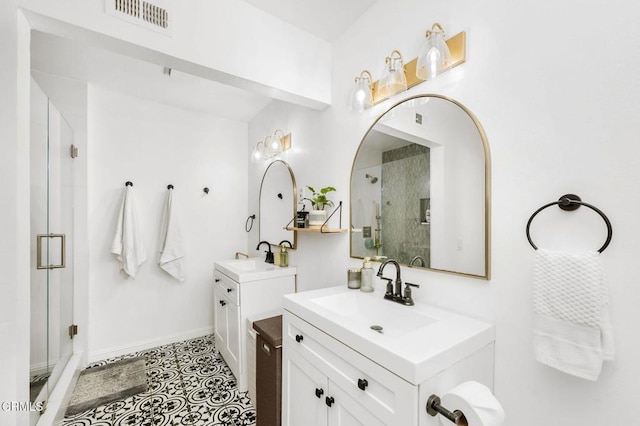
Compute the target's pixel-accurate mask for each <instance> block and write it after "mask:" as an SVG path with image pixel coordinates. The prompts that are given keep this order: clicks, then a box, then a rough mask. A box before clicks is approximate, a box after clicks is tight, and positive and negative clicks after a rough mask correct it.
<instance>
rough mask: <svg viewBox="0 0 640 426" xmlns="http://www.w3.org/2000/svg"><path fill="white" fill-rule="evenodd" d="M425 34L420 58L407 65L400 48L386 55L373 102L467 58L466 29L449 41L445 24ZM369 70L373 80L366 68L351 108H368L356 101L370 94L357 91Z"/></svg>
mask: <svg viewBox="0 0 640 426" xmlns="http://www.w3.org/2000/svg"><path fill="white" fill-rule="evenodd" d="M425 34H426V37H427V40H426V42H425V44H424V46H423V47H422V49H421V50H420V56H418V57H417V58H414V59H413V60H412V61H410V62H407V63H406V64H405V63H404V60H403V58H402V54H400V52H399V51H397V50H394V51H393V52H391V55H389V56H388V57H387V58H385V66H384V70H383V72H382V75H381V76H380V79H379V80H378V81H373V82H372V83H371V94H372V96H373V99H372V101H373V102H372V105H375V104H378V103H380V102H382V101H384V100H385V99H387V98H389V97H391V96H393V95H396V94H398V93H401V92H403V91H405V90H407V89H410V88H412V87H413V86H416V85H418V84H420V83H422V82H424V81H425V80H430V79H432V78H434V77H435V76H437V75H439V74H441V73H443V72H445V71H448V70H450V69H451V68H454V67H457V66H458V65H460V64H462V63H463V62H464V61H465V60H466V43H467V34H466V33H465V32H464V31H462V32H460V33H458V34H456V35H454V36H453V37H451V38H449V39H447V40H445V33H444V29H443V27H442V25H440V24H439V23H435V24H433V25H432V27H431V29H430V30H427V31H426V33H425ZM365 72H366V75H368V77H369V79H370V80H373V79H372V78H371V74H370V73H369V72H368V71H363V72H362V73H360V76H359V77H356V87H355V88H354V89H353V90H352V92H351V97H350V99H349V103H350V106H351V109H353V110H355V111H364V110H365V109H366V108H368V107H366V108H362V109H361V108H360V107H359V106H357V103H356V96H357V94H359V95H363V94H364V95H366V92H358V91H357V90H358V84H359V83H360V82H361V81H363V80H362V79H363V78H364V79H365V80H364V81H366V78H367V77H365V75H364V74H365ZM365 87H366V85H365Z"/></svg>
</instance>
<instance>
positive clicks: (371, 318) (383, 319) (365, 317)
mask: <svg viewBox="0 0 640 426" xmlns="http://www.w3.org/2000/svg"><path fill="white" fill-rule="evenodd" d="M363 296H364V294H363V293H362V292H360V291H349V292H340V293H337V294H332V295H328V296H320V297H316V298H313V299H311V301H312V302H313V303H315V304H317V305H319V306H321V307H322V308H324V309H326V310H328V311H331V312H332V313H333V315H339V316H341V317H342V318H344V320H345V321H350V322H354V323H357V324H359V325H361V326H362V327H364V328H367V327H368V328H369V330H371V332H372V333H379V334H384V335H385V336H390V337H398V336H402V335H404V334H407V333H412V332H414V331H416V330H418V329H421V328H423V327H428V326H429V325H430V324H433V323H434V322H435V321H436V320H435V319H433V318H431V317H429V316H427V315H425V314H424V313H423V312H421V311H420V310H416V309H411V308H410V307H409V308H408V307H405V306H402V305H400V304H394V305H392V304H391V302H389V301H387V300H384V299H383V298H374V297H363ZM407 308H408V309H407Z"/></svg>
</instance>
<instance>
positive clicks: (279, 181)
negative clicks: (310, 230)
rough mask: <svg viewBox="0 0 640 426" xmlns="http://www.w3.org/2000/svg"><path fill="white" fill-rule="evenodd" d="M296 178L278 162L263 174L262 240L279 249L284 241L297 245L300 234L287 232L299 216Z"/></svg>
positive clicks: (261, 200) (284, 163) (261, 190)
mask: <svg viewBox="0 0 640 426" xmlns="http://www.w3.org/2000/svg"><path fill="white" fill-rule="evenodd" d="M297 203H298V202H297V189H296V178H295V176H294V174H293V170H291V167H289V165H288V164H287V163H286V162H284V161H282V160H275V161H273V162H272V163H271V164H269V166H268V167H267V169H266V170H265V171H264V175H263V176H262V183H261V184H260V205H259V213H258V214H259V230H258V232H259V239H260V241H268V242H269V244H271V245H277V244H279V243H280V242H281V241H283V240H287V241H289V242H290V243H291V246H292V248H293V249H295V248H296V245H297V232H296V231H293V230H286V229H284V228H285V226H287V224H289V223H290V222H291V220H292V219H293V218H294V217H295V215H296V206H297Z"/></svg>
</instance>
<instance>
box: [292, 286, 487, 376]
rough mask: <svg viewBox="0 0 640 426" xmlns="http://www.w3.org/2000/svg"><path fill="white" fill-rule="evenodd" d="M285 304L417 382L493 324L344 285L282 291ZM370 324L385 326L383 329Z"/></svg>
mask: <svg viewBox="0 0 640 426" xmlns="http://www.w3.org/2000/svg"><path fill="white" fill-rule="evenodd" d="M283 306H284V309H285V310H287V311H289V312H291V313H293V314H295V315H297V316H298V317H300V318H302V319H303V320H305V321H307V322H309V323H310V324H312V325H314V326H315V327H317V328H319V329H320V330H322V331H324V332H325V333H327V334H329V335H330V336H332V337H334V338H335V339H337V340H339V341H341V342H342V343H344V344H346V345H347V346H349V347H351V348H352V349H354V350H356V351H357V352H359V353H361V354H363V355H364V356H366V357H367V358H369V359H371V360H372V361H374V362H376V363H378V364H380V365H381V366H382V367H384V368H386V369H387V370H389V371H391V372H393V373H395V374H396V375H398V376H400V377H402V378H403V379H405V380H407V381H408V382H410V383H413V384H415V385H418V384H420V383H422V382H423V381H425V380H427V379H429V378H430V377H432V376H433V375H435V374H437V373H438V372H440V371H442V370H444V369H446V368H448V367H450V366H451V365H453V364H455V363H456V362H458V361H459V360H461V359H463V358H466V357H467V356H469V355H471V354H472V353H474V352H476V351H477V350H479V349H481V348H483V347H485V346H486V345H488V344H490V343H491V342H493V341H494V340H495V327H494V326H493V325H492V324H490V323H488V322H485V321H481V320H477V319H473V318H470V317H467V316H464V315H460V314H457V313H455V312H452V311H448V310H446V309H442V308H438V307H435V306H431V305H427V304H422V303H416V304H415V306H404V305H401V304H399V303H396V302H392V301H389V300H385V299H383V293H382V292H381V291H376V292H374V293H363V292H361V291H359V290H351V289H348V288H347V287H346V286H344V285H342V286H339V287H330V288H325V289H320V290H313V291H307V292H302V293H296V294H290V295H286V296H284V300H283ZM371 325H379V326H381V327H383V334H381V333H379V332H377V331H375V330H372V329H371V328H370V326H371Z"/></svg>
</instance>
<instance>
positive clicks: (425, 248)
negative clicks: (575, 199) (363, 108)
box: [351, 95, 491, 279]
mask: <svg viewBox="0 0 640 426" xmlns="http://www.w3.org/2000/svg"><path fill="white" fill-rule="evenodd" d="M490 164H491V162H490V153H489V145H488V142H487V138H486V136H485V133H484V130H483V129H482V126H481V125H480V123H479V122H478V120H477V118H476V117H475V116H474V115H473V114H472V113H471V111H469V110H468V109H467V108H466V107H464V106H463V105H461V104H460V103H459V102H457V101H455V100H453V99H449V98H446V97H444V96H440V95H421V96H415V97H412V98H409V99H407V100H405V101H403V102H400V103H398V104H396V105H394V106H393V107H392V108H390V109H389V110H388V111H387V112H386V113H384V114H383V115H382V116H381V117H380V118H378V120H376V122H375V123H373V125H372V126H371V127H370V128H369V130H368V131H367V133H366V134H365V136H364V138H363V139H362V142H361V143H360V147H359V148H358V151H357V153H356V157H355V159H354V161H353V167H352V170H351V231H352V232H351V257H356V258H363V257H365V256H369V257H376V256H378V257H379V258H390V259H395V260H397V261H398V262H399V263H400V264H404V265H411V266H415V267H424V268H428V269H433V270H438V271H446V272H453V273H458V274H463V275H468V276H473V277H478V278H484V279H489V273H490V270H489V269H490V262H489V254H490V250H489V247H490V241H489V224H490V176H491V169H490Z"/></svg>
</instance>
